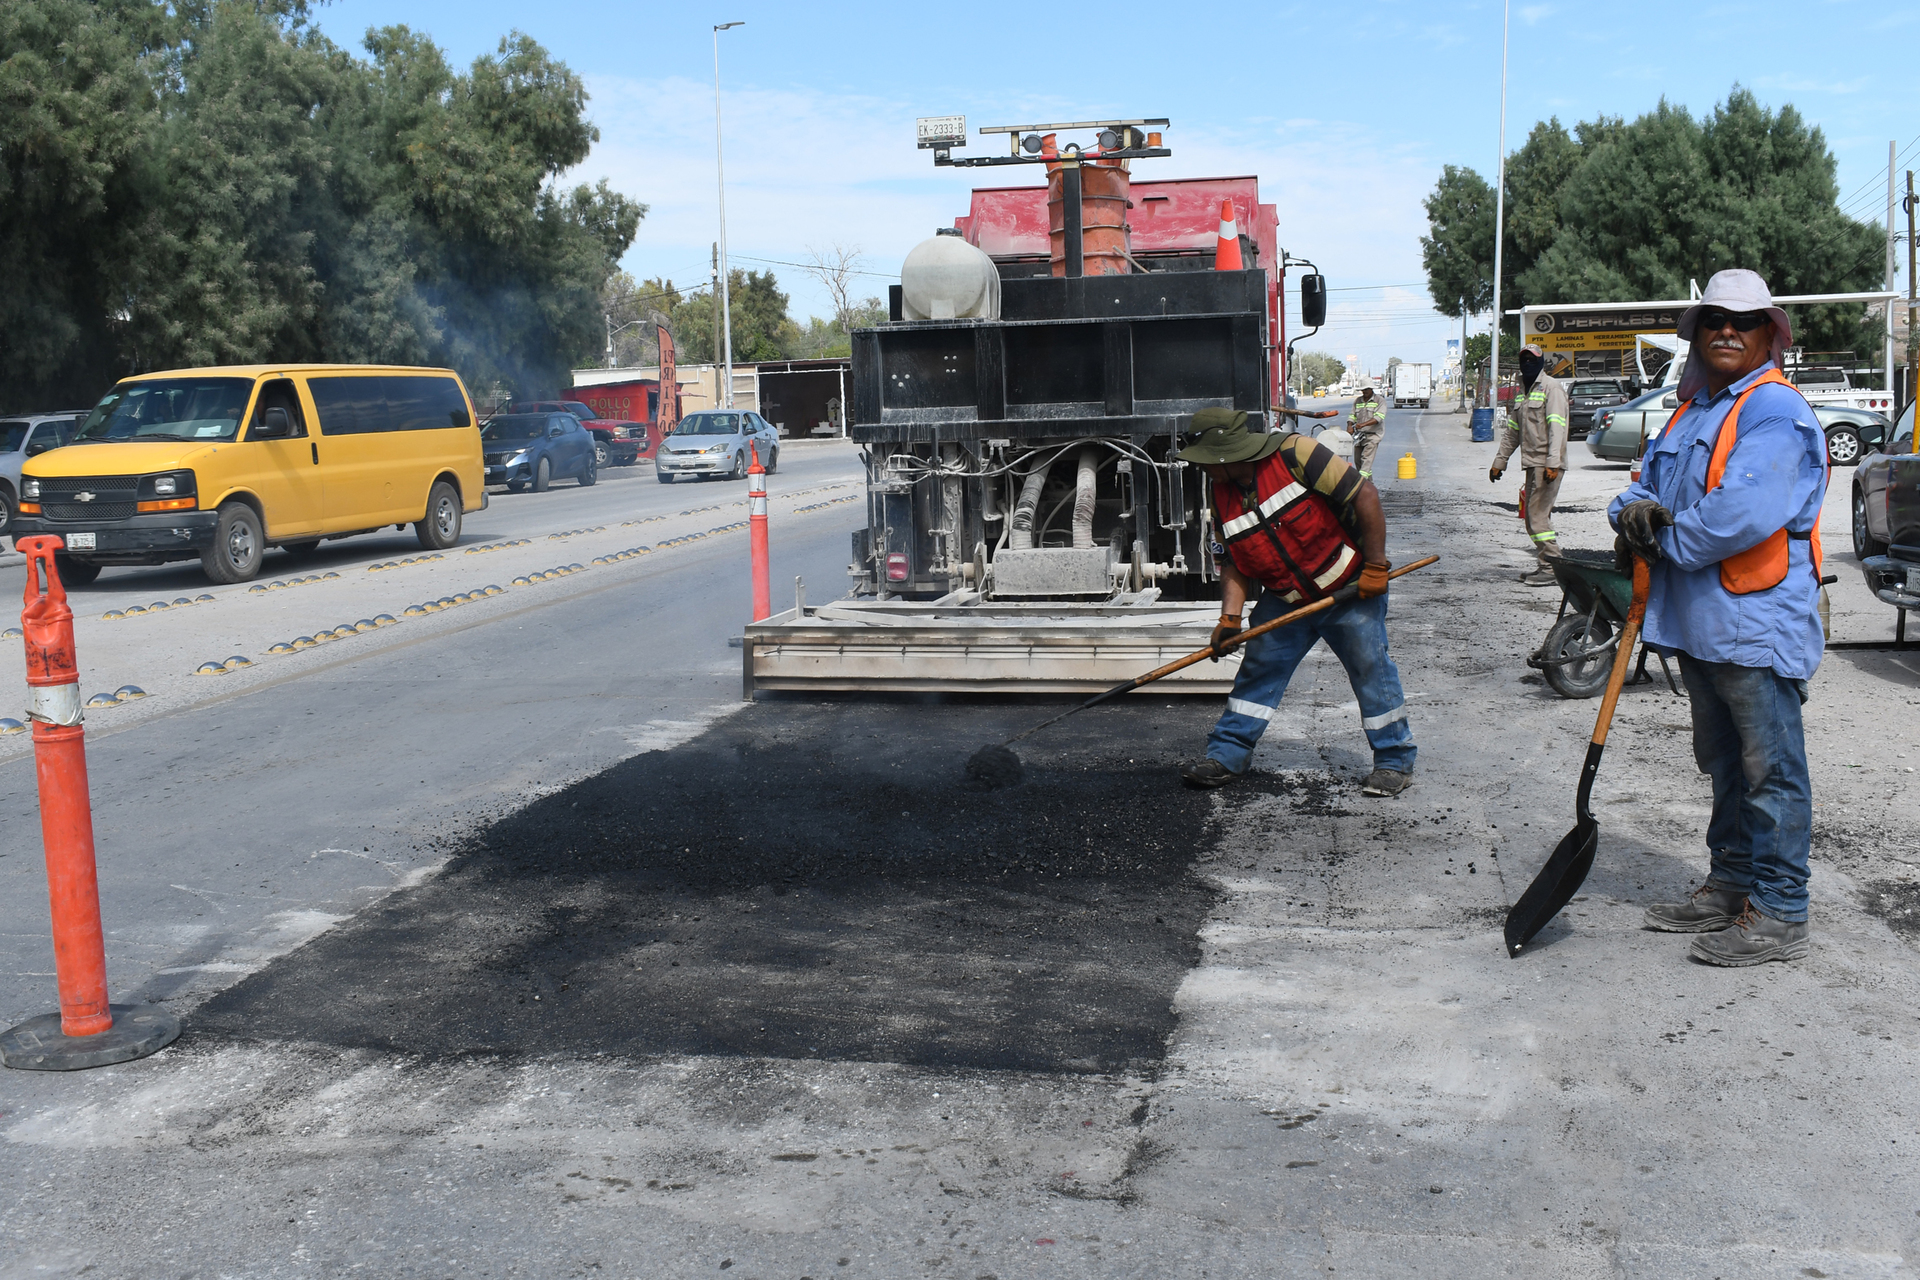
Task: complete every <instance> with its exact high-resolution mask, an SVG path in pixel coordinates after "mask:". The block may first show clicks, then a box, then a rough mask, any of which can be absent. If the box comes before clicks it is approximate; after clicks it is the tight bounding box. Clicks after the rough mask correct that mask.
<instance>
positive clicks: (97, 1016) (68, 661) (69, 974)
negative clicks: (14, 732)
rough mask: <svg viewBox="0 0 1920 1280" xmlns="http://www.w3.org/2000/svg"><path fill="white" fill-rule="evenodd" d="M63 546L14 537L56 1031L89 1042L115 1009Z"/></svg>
mask: <svg viewBox="0 0 1920 1280" xmlns="http://www.w3.org/2000/svg"><path fill="white" fill-rule="evenodd" d="M62 545H63V544H62V542H61V540H60V539H59V538H56V537H32V538H20V539H18V540H16V541H15V543H14V547H15V549H16V550H18V551H20V552H22V553H24V554H25V555H26V557H27V587H26V600H25V607H24V608H23V609H22V610H21V613H20V629H21V630H22V631H24V632H25V633H26V652H27V686H28V697H29V699H30V710H29V715H30V716H31V717H32V720H33V757H34V765H35V767H36V769H37V770H38V773H39V779H40V835H41V839H42V841H43V842H44V843H45V846H46V857H47V897H48V901H49V904H50V906H51V907H52V912H53V966H54V972H55V974H56V978H57V981H58V985H59V989H60V1030H61V1032H62V1033H63V1034H66V1035H69V1036H91V1035H98V1034H99V1033H101V1032H103V1031H105V1030H107V1029H108V1028H110V1027H112V1026H113V1013H112V1011H111V1010H110V1009H109V1008H108V1005H107V950H106V942H105V939H104V937H103V936H102V933H101V928H100V886H99V880H98V878H97V874H96V871H95V868H94V857H93V802H92V800H91V798H90V797H89V795H88V792H87V746H86V730H85V729H83V728H81V727H80V670H79V663H78V662H77V661H76V659H75V656H74V646H73V610H72V609H70V608H69V607H68V606H67V591H66V588H65V587H63V586H62V585H61V584H60V575H59V572H58V571H57V570H56V569H55V568H54V560H53V553H54V552H55V550H57V549H58V548H59V547H60V546H62ZM43 576H44V579H45V584H44V586H43V585H42V578H43Z"/></svg>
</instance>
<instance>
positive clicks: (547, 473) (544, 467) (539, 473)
mask: <svg viewBox="0 0 1920 1280" xmlns="http://www.w3.org/2000/svg"><path fill="white" fill-rule="evenodd" d="M552 481H553V464H552V463H551V462H549V461H547V460H546V459H545V458H542V459H540V461H539V462H537V463H535V464H534V468H533V491H534V492H535V493H545V492H546V491H547V485H549V484H550V483H552Z"/></svg>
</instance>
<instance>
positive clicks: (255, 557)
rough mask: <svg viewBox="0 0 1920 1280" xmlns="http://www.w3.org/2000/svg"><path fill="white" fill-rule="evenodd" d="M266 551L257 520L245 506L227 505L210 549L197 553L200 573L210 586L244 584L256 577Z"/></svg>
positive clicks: (262, 532) (240, 504) (214, 531)
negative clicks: (213, 583) (205, 576)
mask: <svg viewBox="0 0 1920 1280" xmlns="http://www.w3.org/2000/svg"><path fill="white" fill-rule="evenodd" d="M265 549H266V532H265V530H263V529H261V527H260V517H259V516H258V515H255V514H254V510H253V508H252V507H250V506H248V505H247V504H246V503H244V502H229V503H227V504H226V505H225V506H223V507H221V508H220V519H219V521H218V522H217V523H216V524H215V525H214V526H213V545H212V546H210V547H208V548H207V549H206V550H205V551H202V552H201V553H200V569H201V572H203V573H205V574H206V575H207V577H208V579H210V580H211V581H213V582H219V583H229V582H246V581H247V580H249V579H250V578H253V577H255V576H257V575H258V574H259V572H260V556H261V553H262V552H263V551H264V550H265Z"/></svg>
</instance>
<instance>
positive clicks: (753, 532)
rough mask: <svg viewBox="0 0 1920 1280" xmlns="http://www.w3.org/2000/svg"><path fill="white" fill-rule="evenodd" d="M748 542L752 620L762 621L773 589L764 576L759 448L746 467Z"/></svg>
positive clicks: (763, 479)
mask: <svg viewBox="0 0 1920 1280" xmlns="http://www.w3.org/2000/svg"><path fill="white" fill-rule="evenodd" d="M747 543H748V546H749V547H750V548H751V550H752V554H753V620H754V621H755V622H761V621H764V620H765V619H766V618H767V617H768V616H769V615H770V614H772V613H773V587H772V584H771V582H770V580H769V578H768V576H767V573H768V571H767V469H766V468H765V467H763V466H761V465H760V450H759V448H758V447H754V448H753V464H752V465H751V466H749V467H748V468H747Z"/></svg>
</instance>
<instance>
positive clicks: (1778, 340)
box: [1674, 267, 1793, 400]
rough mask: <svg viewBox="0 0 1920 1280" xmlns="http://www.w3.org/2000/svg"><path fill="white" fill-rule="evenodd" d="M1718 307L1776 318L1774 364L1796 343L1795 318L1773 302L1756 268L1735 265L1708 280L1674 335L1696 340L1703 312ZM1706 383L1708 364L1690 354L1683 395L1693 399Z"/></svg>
mask: <svg viewBox="0 0 1920 1280" xmlns="http://www.w3.org/2000/svg"><path fill="white" fill-rule="evenodd" d="M1716 309H1717V310H1720V311H1731V312H1735V313H1738V312H1742V311H1764V312H1766V313H1767V318H1768V319H1770V320H1772V321H1773V350H1772V352H1771V354H1772V357H1773V363H1774V365H1775V367H1778V366H1779V364H1780V362H1781V359H1782V358H1783V357H1784V356H1785V355H1786V351H1787V348H1788V347H1790V346H1792V345H1793V321H1791V320H1789V319H1787V313H1786V312H1785V311H1782V310H1781V309H1780V308H1779V307H1776V306H1774V305H1773V291H1772V290H1771V289H1769V288H1768V287H1767V282H1766V281H1765V280H1763V279H1761V277H1760V273H1759V272H1757V271H1748V270H1746V269H1745V268H1744V267H1734V268H1731V269H1730V270H1726V271H1716V272H1714V273H1713V278H1712V279H1711V280H1708V281H1707V287H1706V288H1705V289H1703V290H1702V291H1701V293H1700V301H1698V302H1696V303H1694V304H1693V305H1692V306H1690V307H1688V308H1687V309H1686V310H1685V311H1682V312H1681V313H1680V323H1679V324H1678V325H1676V326H1675V328H1674V333H1675V336H1676V337H1678V338H1679V339H1680V341H1682V342H1692V341H1694V334H1695V332H1696V331H1697V330H1698V329H1699V327H1700V316H1701V315H1702V313H1704V312H1707V311H1711V310H1716ZM1706 385H1707V370H1706V366H1705V365H1704V364H1703V363H1702V362H1700V361H1698V360H1695V359H1693V358H1692V356H1691V354H1689V356H1688V358H1687V367H1686V369H1685V370H1684V371H1683V372H1682V373H1681V375H1680V398H1681V399H1682V400H1691V399H1693V397H1694V395H1695V393H1697V392H1698V391H1699V390H1700V389H1701V388H1702V387H1704V386H1706Z"/></svg>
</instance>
